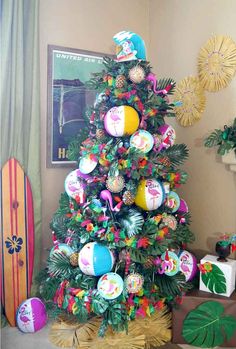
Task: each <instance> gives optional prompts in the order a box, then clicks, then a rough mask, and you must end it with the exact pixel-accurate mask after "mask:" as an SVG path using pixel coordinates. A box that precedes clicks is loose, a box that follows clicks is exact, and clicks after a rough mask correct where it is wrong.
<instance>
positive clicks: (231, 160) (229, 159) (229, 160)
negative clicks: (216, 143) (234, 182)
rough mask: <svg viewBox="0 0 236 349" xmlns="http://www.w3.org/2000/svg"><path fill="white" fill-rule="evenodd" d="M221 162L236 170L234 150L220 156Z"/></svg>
mask: <svg viewBox="0 0 236 349" xmlns="http://www.w3.org/2000/svg"><path fill="white" fill-rule="evenodd" d="M222 162H223V163H224V164H226V165H229V169H230V170H231V171H233V172H236V155H235V152H234V150H232V151H230V152H229V153H228V154H225V155H223V156H222Z"/></svg>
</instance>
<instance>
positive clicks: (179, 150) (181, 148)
mask: <svg viewBox="0 0 236 349" xmlns="http://www.w3.org/2000/svg"><path fill="white" fill-rule="evenodd" d="M161 155H162V156H167V157H168V158H169V160H170V162H171V165H172V166H178V165H181V164H183V163H184V161H185V160H186V159H187V158H188V155H189V151H188V148H187V146H186V144H174V145H173V146H172V147H169V148H168V149H165V150H164V151H162V153H161Z"/></svg>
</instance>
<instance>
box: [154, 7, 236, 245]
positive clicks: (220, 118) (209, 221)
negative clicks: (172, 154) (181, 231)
mask: <svg viewBox="0 0 236 349" xmlns="http://www.w3.org/2000/svg"><path fill="white" fill-rule="evenodd" d="M149 4H150V23H149V24H150V27H149V30H150V33H149V37H150V42H149V43H150V48H151V49H150V57H149V58H150V61H151V62H152V65H153V67H154V71H155V73H156V74H157V76H158V77H172V78H174V79H175V80H176V81H177V82H178V81H179V80H181V79H183V78H184V77H186V76H188V75H195V74H196V73H197V57H198V53H199V50H200V48H201V47H202V45H204V43H205V42H206V41H207V40H208V38H210V37H211V36H212V35H215V34H223V35H229V36H231V37H232V39H233V40H234V41H235V42H236V27H235V20H236V2H235V1H234V0H201V1H189V0H166V1H161V0H150V2H149ZM235 97H236V77H235V78H234V79H233V81H232V82H231V84H230V85H229V86H228V87H227V88H225V89H224V90H221V91H220V92H216V93H209V92H206V109H205V112H204V114H203V117H202V119H201V121H200V122H198V123H197V124H195V125H194V126H192V127H188V128H183V127H180V126H178V125H176V123H175V122H173V125H174V127H175V128H176V131H177V141H178V143H182V142H183V143H186V144H187V145H188V148H189V150H190V157H189V160H188V161H187V162H186V165H185V166H184V168H185V169H186V171H187V172H188V173H189V180H188V182H187V184H186V185H185V186H183V189H182V190H181V192H182V196H183V198H185V199H186V200H187V202H188V204H189V207H190V210H191V213H192V221H193V222H192V229H193V231H194V232H195V234H196V237H197V238H196V242H195V243H194V248H195V249H203V250H208V251H211V252H213V251H214V243H215V239H216V237H217V236H218V234H219V233H222V232H234V233H235V232H236V175H235V174H233V173H232V172H230V171H229V170H228V169H227V168H226V167H225V165H223V164H222V163H221V159H220V157H219V156H217V155H216V151H215V150H213V149H210V150H209V149H206V148H204V146H203V138H204V137H205V136H206V135H207V133H208V132H210V131H212V130H214V129H215V128H221V127H222V126H224V124H227V123H229V122H231V121H232V120H233V119H234V118H235V116H236V98H235Z"/></svg>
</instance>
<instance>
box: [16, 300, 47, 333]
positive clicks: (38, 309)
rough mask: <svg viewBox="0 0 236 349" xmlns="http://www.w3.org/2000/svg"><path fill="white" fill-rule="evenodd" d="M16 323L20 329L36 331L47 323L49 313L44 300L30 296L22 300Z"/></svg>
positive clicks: (26, 331)
mask: <svg viewBox="0 0 236 349" xmlns="http://www.w3.org/2000/svg"><path fill="white" fill-rule="evenodd" d="M16 323H17V326H18V328H19V330H20V331H22V332H25V333H34V332H37V331H39V330H41V328H43V327H44V326H45V325H46V323H47V313H46V308H45V305H44V304H43V302H42V301H41V300H40V299H39V298H37V297H33V298H29V299H27V300H25V301H24V302H22V303H21V304H20V306H19V308H18V310H17V314H16Z"/></svg>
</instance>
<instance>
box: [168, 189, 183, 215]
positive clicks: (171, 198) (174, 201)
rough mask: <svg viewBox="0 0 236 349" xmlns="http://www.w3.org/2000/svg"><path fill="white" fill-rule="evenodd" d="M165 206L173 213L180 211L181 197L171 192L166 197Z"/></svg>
mask: <svg viewBox="0 0 236 349" xmlns="http://www.w3.org/2000/svg"><path fill="white" fill-rule="evenodd" d="M165 206H166V207H168V208H170V209H171V211H172V213H174V212H176V211H178V209H179V206H180V198H179V195H178V194H177V193H176V192H175V191H170V192H169V194H168V195H167V197H166V201H165Z"/></svg>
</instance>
